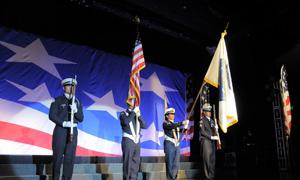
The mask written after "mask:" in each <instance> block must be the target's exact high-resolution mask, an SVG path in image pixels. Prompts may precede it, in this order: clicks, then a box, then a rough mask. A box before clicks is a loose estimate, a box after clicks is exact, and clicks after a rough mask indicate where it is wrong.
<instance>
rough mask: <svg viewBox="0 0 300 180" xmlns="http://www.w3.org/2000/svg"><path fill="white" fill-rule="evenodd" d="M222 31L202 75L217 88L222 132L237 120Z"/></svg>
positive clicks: (224, 33)
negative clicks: (211, 57)
mask: <svg viewBox="0 0 300 180" xmlns="http://www.w3.org/2000/svg"><path fill="white" fill-rule="evenodd" d="M225 35H226V31H225V32H223V33H222V36H221V39H220V41H219V44H218V47H217V49H216V51H215V54H214V56H213V59H212V61H211V63H210V66H209V68H208V70H207V73H206V75H205V77H204V81H206V82H207V83H209V84H211V85H212V86H215V87H216V88H218V89H219V125H220V127H221V129H222V131H223V132H224V133H226V132H227V128H228V127H229V126H231V125H233V124H235V123H237V122H238V117H237V110H236V104H235V97H234V92H233V86H232V80H231V73H230V68H229V62H228V56H227V50H226V44H225V39H224V36H225Z"/></svg>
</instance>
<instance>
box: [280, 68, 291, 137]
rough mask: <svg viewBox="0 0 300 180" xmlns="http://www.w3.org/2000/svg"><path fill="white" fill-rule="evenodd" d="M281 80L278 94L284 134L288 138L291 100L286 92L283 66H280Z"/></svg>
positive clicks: (285, 74)
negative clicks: (280, 100) (280, 101)
mask: <svg viewBox="0 0 300 180" xmlns="http://www.w3.org/2000/svg"><path fill="white" fill-rule="evenodd" d="M280 74H281V79H280V80H279V84H280V94H281V98H282V105H283V107H282V108H283V118H284V132H285V135H287V136H288V137H289V136H290V132H291V127H292V111H291V100H290V95H289V91H288V83H287V79H286V77H287V72H286V69H285V67H284V65H282V66H281V73H280Z"/></svg>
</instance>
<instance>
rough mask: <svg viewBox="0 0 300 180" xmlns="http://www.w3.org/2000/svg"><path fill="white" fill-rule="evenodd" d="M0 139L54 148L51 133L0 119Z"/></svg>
mask: <svg viewBox="0 0 300 180" xmlns="http://www.w3.org/2000/svg"><path fill="white" fill-rule="evenodd" d="M0 139H5V140H10V141H16V142H20V143H24V144H30V145H34V146H38V147H42V148H46V149H52V148H51V146H52V145H51V144H52V136H51V135H50V134H47V133H44V132H41V131H38V130H35V129H32V128H28V127H24V126H20V125H16V124H11V123H7V122H3V121H0Z"/></svg>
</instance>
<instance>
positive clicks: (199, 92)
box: [187, 81, 206, 119]
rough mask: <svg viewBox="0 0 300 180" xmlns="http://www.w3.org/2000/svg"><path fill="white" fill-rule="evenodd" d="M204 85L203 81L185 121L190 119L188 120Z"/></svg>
mask: <svg viewBox="0 0 300 180" xmlns="http://www.w3.org/2000/svg"><path fill="white" fill-rule="evenodd" d="M205 84H206V82H205V81H203V83H202V85H201V87H200V89H199V91H198V94H197V96H196V99H195V101H194V103H193V106H192V108H191V110H190V112H189V115H188V118H187V119H190V118H191V116H192V113H193V111H194V109H195V106H196V102H197V100H198V99H199V96H200V94H201V92H202V89H203V87H204V85H205Z"/></svg>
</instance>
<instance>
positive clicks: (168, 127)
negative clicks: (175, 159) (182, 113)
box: [163, 121, 182, 138]
mask: <svg viewBox="0 0 300 180" xmlns="http://www.w3.org/2000/svg"><path fill="white" fill-rule="evenodd" d="M180 126H182V122H171V121H164V122H163V129H164V132H165V135H167V136H169V137H170V138H175V137H174V135H173V129H174V130H175V133H176V134H177V132H178V128H180ZM181 131H182V129H179V132H181Z"/></svg>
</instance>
